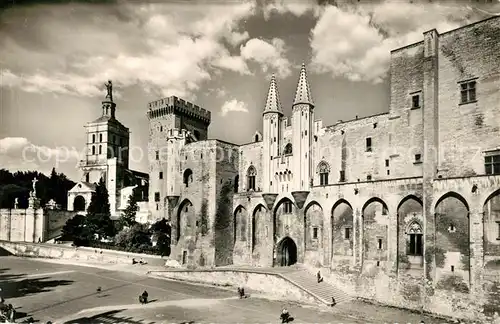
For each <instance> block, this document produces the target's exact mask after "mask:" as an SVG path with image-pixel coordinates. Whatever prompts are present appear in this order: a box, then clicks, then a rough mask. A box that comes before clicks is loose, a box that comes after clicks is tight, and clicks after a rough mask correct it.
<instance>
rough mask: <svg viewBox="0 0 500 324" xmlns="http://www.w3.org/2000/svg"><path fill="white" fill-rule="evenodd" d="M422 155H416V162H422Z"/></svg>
mask: <svg viewBox="0 0 500 324" xmlns="http://www.w3.org/2000/svg"><path fill="white" fill-rule="evenodd" d="M421 159H422V154H415V162H421Z"/></svg>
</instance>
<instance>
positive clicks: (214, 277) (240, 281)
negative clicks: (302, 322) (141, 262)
mask: <svg viewBox="0 0 500 324" xmlns="http://www.w3.org/2000/svg"><path fill="white" fill-rule="evenodd" d="M151 274H152V275H154V276H158V277H163V278H169V279H176V280H184V281H189V282H197V283H204V284H210V285H217V286H233V287H245V289H247V293H248V290H250V291H256V292H260V293H264V294H268V295H272V296H275V297H278V298H282V299H285V300H290V301H298V302H309V303H314V304H317V301H316V300H315V299H314V298H312V297H311V296H310V295H309V294H307V293H306V292H305V291H303V290H302V289H300V288H298V287H297V286H295V285H294V284H292V283H291V282H289V281H288V280H286V279H284V278H282V277H280V276H279V275H276V274H267V273H256V272H244V271H225V270H216V271H212V270H208V271H195V272H193V271H165V272H161V271H153V272H152V273H151Z"/></svg>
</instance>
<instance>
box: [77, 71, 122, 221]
mask: <svg viewBox="0 0 500 324" xmlns="http://www.w3.org/2000/svg"><path fill="white" fill-rule="evenodd" d="M105 86H106V89H107V94H106V97H105V99H104V100H103V101H102V114H101V116H100V117H99V118H97V119H96V120H94V121H92V122H90V123H88V124H87V125H86V126H85V128H86V133H87V144H86V146H87V154H86V157H85V159H84V160H82V161H80V169H81V171H82V179H81V181H83V182H86V183H97V182H99V179H100V178H103V179H104V180H105V183H106V188H107V189H108V193H109V203H110V209H111V214H112V215H115V214H116V208H117V206H118V203H119V199H120V195H119V191H120V190H121V189H122V188H123V187H124V186H125V184H124V177H125V170H127V169H128V164H129V161H128V158H129V152H128V147H129V139H130V132H129V129H128V128H127V127H125V126H124V125H123V124H121V123H120V122H119V121H118V120H117V119H116V103H115V102H114V101H113V85H112V82H111V81H108V83H107V84H106V85H105ZM88 203H90V202H88ZM88 203H87V205H88Z"/></svg>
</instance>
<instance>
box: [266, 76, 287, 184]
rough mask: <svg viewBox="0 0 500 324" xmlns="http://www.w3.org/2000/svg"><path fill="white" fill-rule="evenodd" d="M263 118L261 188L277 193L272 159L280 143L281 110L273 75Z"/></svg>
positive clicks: (276, 155)
mask: <svg viewBox="0 0 500 324" xmlns="http://www.w3.org/2000/svg"><path fill="white" fill-rule="evenodd" d="M262 117H263V132H262V133H263V134H262V137H263V163H262V167H263V170H262V171H263V188H262V190H263V191H264V192H277V183H273V178H274V177H273V174H274V172H275V167H274V166H275V163H274V161H273V159H275V158H278V155H279V154H280V152H279V147H280V142H281V129H280V128H281V118H282V117H283V109H282V108H281V102H280V99H279V93H278V85H277V83H276V76H275V75H274V74H273V75H272V77H271V83H270V84H269V91H268V92H267V100H266V106H265V108H264V112H263V113H262Z"/></svg>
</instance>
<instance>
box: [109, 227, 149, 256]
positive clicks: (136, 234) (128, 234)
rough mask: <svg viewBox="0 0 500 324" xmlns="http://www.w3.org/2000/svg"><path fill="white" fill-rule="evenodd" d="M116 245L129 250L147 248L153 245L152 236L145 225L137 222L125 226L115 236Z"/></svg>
mask: <svg viewBox="0 0 500 324" xmlns="http://www.w3.org/2000/svg"><path fill="white" fill-rule="evenodd" d="M114 242H115V244H116V245H118V246H121V247H124V248H126V249H127V250H131V251H133V250H137V249H145V248H149V247H151V238H150V236H149V233H148V230H147V228H146V226H145V225H143V224H139V223H136V224H134V225H132V227H130V228H125V229H123V230H122V231H120V233H118V234H117V235H116V236H115V239H114Z"/></svg>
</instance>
